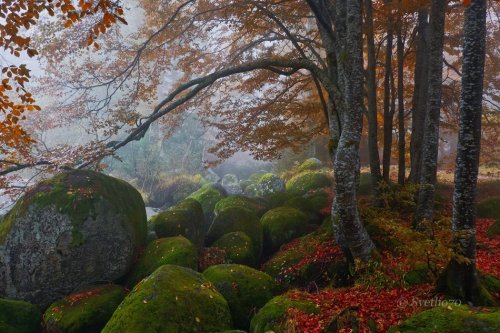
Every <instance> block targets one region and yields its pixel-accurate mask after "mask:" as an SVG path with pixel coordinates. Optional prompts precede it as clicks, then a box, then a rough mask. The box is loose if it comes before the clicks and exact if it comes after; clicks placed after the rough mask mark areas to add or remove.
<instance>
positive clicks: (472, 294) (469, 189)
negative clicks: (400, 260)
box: [440, 0, 487, 305]
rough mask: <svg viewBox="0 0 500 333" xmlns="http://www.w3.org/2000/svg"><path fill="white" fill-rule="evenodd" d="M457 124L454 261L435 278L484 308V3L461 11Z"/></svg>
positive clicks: (480, 0)
mask: <svg viewBox="0 0 500 333" xmlns="http://www.w3.org/2000/svg"><path fill="white" fill-rule="evenodd" d="M463 25H464V37H463V66H462V92H461V96H460V124H459V135H458V147H457V158H456V166H455V188H454V192H453V217H452V228H453V243H454V245H455V251H456V256H455V257H454V258H453V259H452V260H451V262H450V264H449V266H448V268H447V270H446V271H445V273H444V274H443V276H442V278H441V283H440V284H441V285H440V289H441V291H445V292H446V293H447V294H449V295H450V296H453V297H459V298H461V299H464V300H466V301H469V302H472V303H474V304H476V305H477V304H481V303H482V304H484V302H485V301H486V302H487V300H486V299H485V298H484V297H485V295H484V291H483V290H481V288H480V285H479V280H478V276H477V272H476V270H475V258H476V238H475V233H476V230H475V217H476V216H475V199H476V185H477V175H478V169H479V153H480V146H481V121H482V104H483V78H484V61H485V50H486V45H485V44H486V42H485V39H486V0H473V1H471V3H470V4H469V5H468V7H467V8H466V9H465V16H464V24H463Z"/></svg>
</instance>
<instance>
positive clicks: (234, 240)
mask: <svg viewBox="0 0 500 333" xmlns="http://www.w3.org/2000/svg"><path fill="white" fill-rule="evenodd" d="M213 246H214V247H218V248H220V249H222V250H224V252H225V253H226V260H228V262H230V263H233V264H242V265H247V266H251V267H255V266H256V265H257V264H258V263H257V259H256V258H255V251H254V249H253V244H252V239H251V238H250V237H248V235H247V234H245V233H244V232H241V231H236V232H230V233H228V234H225V235H224V236H222V237H221V238H219V239H218V240H217V241H215V243H214V244H213Z"/></svg>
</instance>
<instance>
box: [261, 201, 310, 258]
mask: <svg viewBox="0 0 500 333" xmlns="http://www.w3.org/2000/svg"><path fill="white" fill-rule="evenodd" d="M260 221H261V223H262V227H263V230H264V250H265V252H266V253H268V254H271V253H274V252H276V251H277V250H279V248H280V247H281V245H283V244H285V243H288V242H289V241H291V240H292V239H295V238H298V237H300V236H303V235H304V234H306V233H307V231H308V226H307V225H308V218H307V216H306V215H305V214H304V213H302V212H301V211H300V210H298V209H295V208H291V207H278V208H274V209H271V210H270V211H268V212H267V213H265V214H264V216H262V218H261V220H260Z"/></svg>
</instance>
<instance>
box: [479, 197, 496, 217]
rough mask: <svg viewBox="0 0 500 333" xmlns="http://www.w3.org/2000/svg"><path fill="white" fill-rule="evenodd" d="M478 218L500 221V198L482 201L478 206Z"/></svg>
mask: <svg viewBox="0 0 500 333" xmlns="http://www.w3.org/2000/svg"><path fill="white" fill-rule="evenodd" d="M477 216H478V217H489V218H493V219H496V220H497V221H498V220H500V196H498V197H491V198H488V199H485V200H483V201H480V202H479V203H478V204H477Z"/></svg>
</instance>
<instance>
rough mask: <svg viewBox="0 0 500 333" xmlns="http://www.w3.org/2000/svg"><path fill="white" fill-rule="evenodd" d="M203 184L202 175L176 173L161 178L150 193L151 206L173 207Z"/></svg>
mask: <svg viewBox="0 0 500 333" xmlns="http://www.w3.org/2000/svg"><path fill="white" fill-rule="evenodd" d="M201 186H202V177H201V176H200V175H196V176H191V175H176V176H172V177H168V178H165V179H161V180H160V181H159V182H158V183H157V184H155V188H154V189H153V190H152V191H151V193H150V195H149V198H148V199H149V206H150V207H158V208H160V207H171V206H174V205H176V204H178V203H180V202H181V201H183V200H184V199H186V198H187V197H188V196H189V195H190V194H191V193H193V192H194V191H197V190H198V189H200V187H201Z"/></svg>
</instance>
